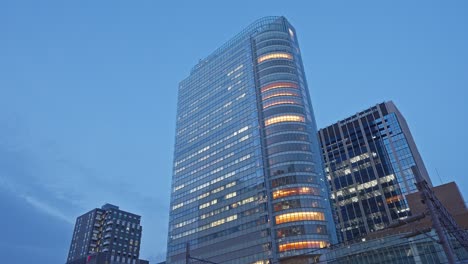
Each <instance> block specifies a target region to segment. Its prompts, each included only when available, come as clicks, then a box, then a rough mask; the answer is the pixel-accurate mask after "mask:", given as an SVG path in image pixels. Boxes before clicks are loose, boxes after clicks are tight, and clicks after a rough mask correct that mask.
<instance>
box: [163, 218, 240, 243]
mask: <svg viewBox="0 0 468 264" xmlns="http://www.w3.org/2000/svg"><path fill="white" fill-rule="evenodd" d="M236 219H237V214H234V215H231V216H228V217H226V218H221V219H219V220H216V221H213V222H211V223H209V224H206V225H203V226H200V227H197V228H194V229H191V230H188V231H185V232H182V233H180V234H177V235H173V236H172V239H174V240H175V239H179V238H182V237H185V236H188V235H191V234H195V233H197V232H200V231H203V230H207V229H209V228H213V227H216V226H219V225H222V224H225V223H228V222H231V221H234V220H236Z"/></svg>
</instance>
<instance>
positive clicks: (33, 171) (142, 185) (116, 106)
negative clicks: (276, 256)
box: [0, 0, 468, 264]
mask: <svg viewBox="0 0 468 264" xmlns="http://www.w3.org/2000/svg"><path fill="white" fill-rule="evenodd" d="M467 14H468V1H463V0H458V1H457V0H454V1H428V0H424V1H407V0H397V1H375V0H372V1H349V0H343V1H325V0H322V1H318V0H314V1H156V0H152V1H150V0H141V1H139V0H137V1H120V0H92V1H91V0H67V1H63V0H61V1H37V0H31V1H23V0H0V212H1V217H0V226H2V227H3V228H2V231H1V235H0V256H1V258H2V260H1V262H2V263H13V264H16V263H48V264H63V263H65V261H66V257H67V253H68V248H69V246H70V241H71V237H72V230H73V225H74V221H75V219H76V217H77V216H79V215H81V214H83V213H85V212H87V211H89V210H91V209H94V208H96V207H100V206H101V205H103V204H104V203H112V204H115V205H118V206H120V208H121V209H122V210H126V211H130V212H133V213H136V214H140V215H141V216H142V225H143V240H142V252H141V258H146V259H149V260H151V261H153V262H156V261H162V260H164V258H165V250H166V240H167V227H168V213H169V197H170V181H171V175H172V160H173V145H174V132H175V120H176V104H177V89H178V83H179V81H181V80H182V79H183V78H185V77H186V76H188V74H189V71H190V69H191V67H192V66H193V65H195V64H196V63H197V62H198V60H199V59H202V58H204V57H206V56H208V55H209V54H210V53H211V52H212V51H214V50H215V49H216V48H217V47H219V46H220V45H222V44H223V43H224V42H226V41H227V40H229V39H230V37H232V36H233V35H235V34H237V33H238V32H239V31H241V30H242V29H243V28H244V27H246V26H247V25H249V24H250V23H252V22H253V21H255V20H256V19H258V18H260V17H263V16H269V15H284V16H285V17H286V18H287V19H288V20H289V21H290V22H291V23H292V24H293V25H294V26H295V28H296V30H297V34H298V38H299V44H300V46H301V51H302V59H303V62H304V66H305V71H306V75H307V80H308V83H309V89H310V91H311V97H312V102H313V107H314V110H315V115H316V119H317V123H318V127H324V126H326V125H329V124H331V123H333V122H336V121H338V120H340V119H343V118H345V117H348V116H350V115H352V114H354V113H356V112H358V111H361V110H364V109H366V108H368V107H370V106H373V105H375V104H377V103H380V102H383V101H387V100H393V101H394V102H395V104H396V105H397V106H398V107H399V108H400V110H401V112H402V113H403V115H404V116H405V117H406V119H407V122H408V123H409V126H410V129H411V131H412V133H413V136H414V139H415V141H416V144H417V146H418V148H419V151H420V153H421V155H422V157H423V160H424V162H425V164H426V167H427V169H428V171H429V174H430V175H431V178H432V181H433V183H434V184H436V185H438V184H440V183H441V181H442V182H444V183H445V182H449V181H456V182H457V183H458V185H459V187H460V190H461V192H462V194H463V195H464V197H465V198H467V197H468V175H467V173H466V171H465V169H463V166H464V165H466V164H468V159H467V157H468V156H467V154H466V153H467V151H468V140H467V137H466V135H467V131H468V103H467V101H468V15H467ZM436 170H437V171H438V174H439V175H440V177H439V175H438V174H437V172H436Z"/></svg>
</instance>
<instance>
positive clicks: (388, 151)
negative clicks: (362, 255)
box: [319, 101, 432, 241]
mask: <svg viewBox="0 0 468 264" xmlns="http://www.w3.org/2000/svg"><path fill="white" fill-rule="evenodd" d="M319 138H320V141H321V146H322V153H323V158H324V160H325V172H326V174H327V179H328V182H329V185H330V188H331V200H332V204H333V208H334V211H335V222H336V229H337V231H338V233H339V234H340V236H339V237H340V238H341V239H342V240H343V241H348V240H353V239H356V238H358V237H360V236H362V235H365V234H367V233H369V232H373V231H376V230H380V229H383V228H384V227H386V226H387V225H388V224H389V223H391V222H392V221H394V220H396V219H400V218H405V217H407V216H409V215H410V214H411V212H410V211H409V208H408V205H407V202H406V198H405V195H406V194H409V193H412V192H415V191H417V188H416V185H415V184H414V183H415V177H414V174H413V172H412V170H411V167H412V166H413V165H416V166H417V168H418V169H419V171H420V173H421V175H422V177H423V178H424V179H425V180H426V181H427V182H428V183H429V184H430V185H431V186H432V183H431V180H430V178H429V176H428V174H427V171H426V167H425V166H424V163H423V161H422V159H421V156H420V155H419V152H418V149H417V148H416V144H415V143H414V140H413V137H412V136H411V132H410V130H409V128H408V124H407V123H406V121H405V118H404V117H403V116H402V115H401V113H400V111H398V109H397V108H396V106H395V105H394V104H393V102H391V101H390V102H385V103H382V104H378V105H376V106H374V107H371V108H369V109H367V110H365V111H362V112H360V113H357V114H355V115H353V116H351V117H349V118H346V119H344V120H342V121H338V122H337V123H335V124H333V125H331V126H328V127H326V128H323V129H320V131H319Z"/></svg>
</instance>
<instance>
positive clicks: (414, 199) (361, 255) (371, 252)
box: [320, 182, 468, 264]
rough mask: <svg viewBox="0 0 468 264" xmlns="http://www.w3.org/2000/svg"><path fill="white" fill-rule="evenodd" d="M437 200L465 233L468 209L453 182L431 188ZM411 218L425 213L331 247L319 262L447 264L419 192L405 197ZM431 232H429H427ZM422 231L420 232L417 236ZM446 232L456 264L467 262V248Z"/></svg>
mask: <svg viewBox="0 0 468 264" xmlns="http://www.w3.org/2000/svg"><path fill="white" fill-rule="evenodd" d="M432 190H433V192H434V194H435V196H436V197H437V199H438V200H439V201H440V202H441V203H442V205H443V206H444V207H445V208H446V209H447V211H448V212H449V213H450V214H451V215H452V217H453V218H454V220H455V221H456V223H457V225H458V226H459V227H460V228H461V230H465V232H467V230H468V209H467V207H466V204H465V200H464V199H463V197H462V195H461V193H460V190H459V189H458V186H457V184H456V183H455V182H450V183H446V184H443V185H440V186H436V187H433V188H432ZM407 202H408V206H409V208H411V212H412V213H413V215H420V214H422V213H426V217H424V218H422V219H420V220H418V221H414V222H410V223H407V224H404V225H401V226H398V227H396V228H386V229H383V230H380V231H376V232H372V233H369V234H367V235H366V236H365V237H363V238H361V239H360V240H359V241H352V242H347V243H343V244H341V245H339V246H337V247H333V248H331V249H330V250H329V251H328V252H327V253H326V254H324V255H322V256H321V258H320V263H329V264H342V263H343V264H344V263H402V264H403V263H434V264H438V263H449V261H448V259H447V257H446V255H445V253H444V250H443V247H442V245H441V244H440V243H438V236H437V234H436V232H435V231H434V230H431V227H432V225H433V223H432V221H431V217H430V214H428V213H427V205H426V204H424V203H422V201H421V193H420V192H415V193H411V194H409V195H407ZM429 230H430V231H429ZM420 232H421V233H420ZM453 232H454V231H449V232H447V234H448V235H449V236H448V237H449V243H450V246H451V248H452V249H453V252H454V255H455V259H456V261H460V263H466V262H467V260H468V248H464V247H463V246H461V245H460V243H459V241H457V239H456V238H455V237H454V236H452V234H453Z"/></svg>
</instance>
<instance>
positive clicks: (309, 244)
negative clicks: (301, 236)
mask: <svg viewBox="0 0 468 264" xmlns="http://www.w3.org/2000/svg"><path fill="white" fill-rule="evenodd" d="M327 244H328V243H327V242H326V241H299V242H292V243H286V244H281V245H279V251H280V252H283V251H288V250H295V249H304V248H324V247H326V246H327Z"/></svg>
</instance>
